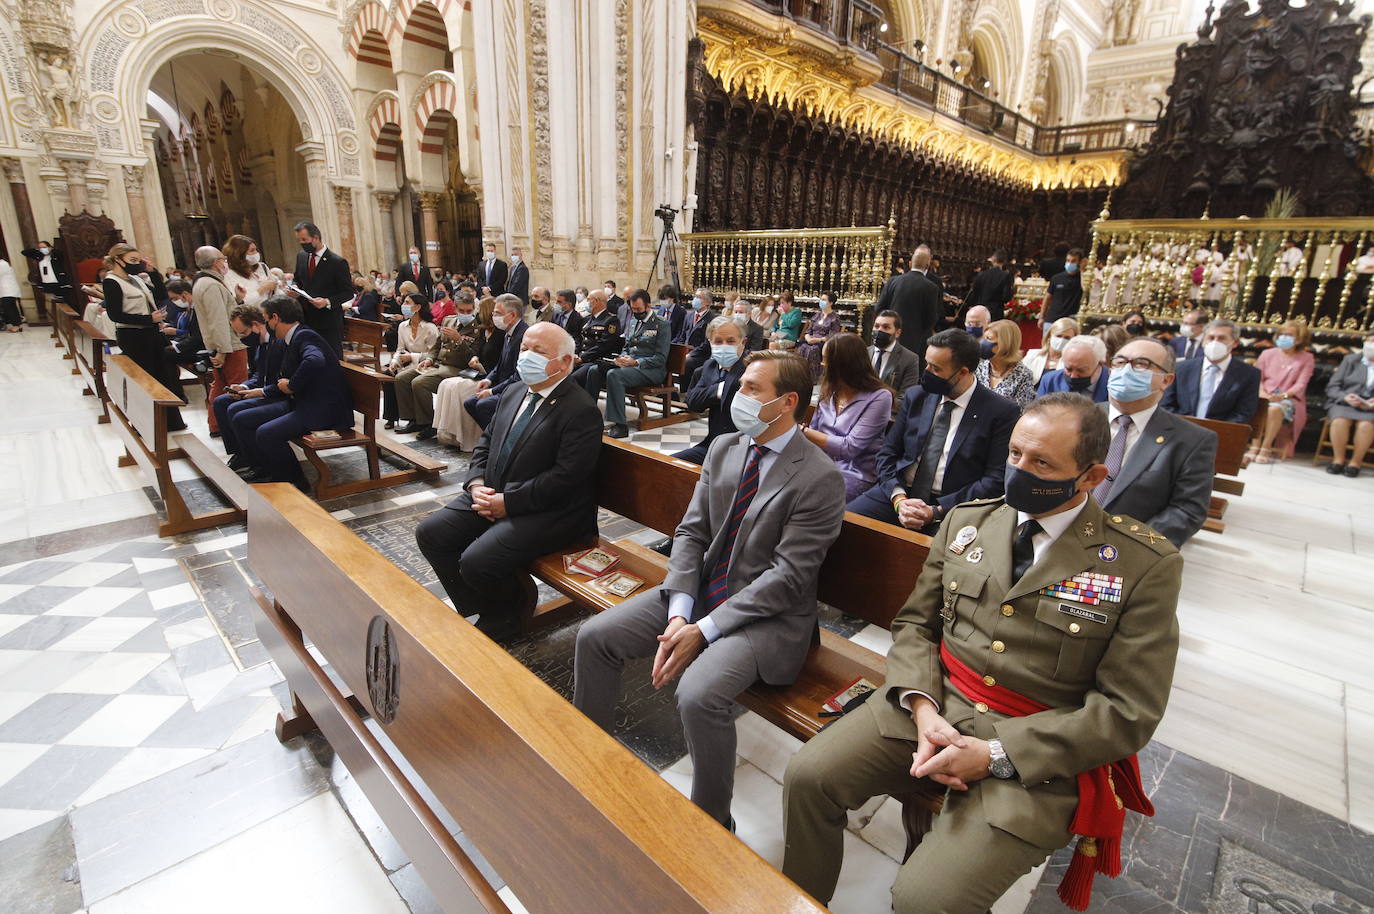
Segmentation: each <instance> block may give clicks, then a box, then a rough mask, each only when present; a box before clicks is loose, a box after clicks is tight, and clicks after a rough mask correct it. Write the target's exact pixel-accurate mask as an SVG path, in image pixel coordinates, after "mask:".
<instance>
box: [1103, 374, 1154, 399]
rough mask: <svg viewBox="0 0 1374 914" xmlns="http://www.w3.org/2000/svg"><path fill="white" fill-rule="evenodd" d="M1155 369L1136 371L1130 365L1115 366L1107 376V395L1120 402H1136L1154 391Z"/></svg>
mask: <svg viewBox="0 0 1374 914" xmlns="http://www.w3.org/2000/svg"><path fill="white" fill-rule="evenodd" d="M1154 386H1155V375H1154V372H1153V371H1136V370H1135V369H1134V368H1132V367H1131V366H1129V365H1122V366H1121V367H1120V368H1113V369H1112V373H1111V376H1110V377H1108V378H1107V396H1109V397H1111V398H1112V399H1113V400H1115V401H1117V402H1118V403H1134V402H1135V401H1136V400H1143V399H1145V398H1146V397H1148V396H1149V395H1150V394H1152V393H1154Z"/></svg>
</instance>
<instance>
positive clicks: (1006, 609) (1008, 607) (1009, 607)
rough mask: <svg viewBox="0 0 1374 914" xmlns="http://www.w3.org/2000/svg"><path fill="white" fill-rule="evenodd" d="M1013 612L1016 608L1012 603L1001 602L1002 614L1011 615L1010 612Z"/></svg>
mask: <svg viewBox="0 0 1374 914" xmlns="http://www.w3.org/2000/svg"><path fill="white" fill-rule="evenodd" d="M1014 612H1016V610H1015V608H1013V607H1012V605H1011V604H1010V603H1003V604H1002V615H1004V616H1010V615H1011V614H1012V613H1014Z"/></svg>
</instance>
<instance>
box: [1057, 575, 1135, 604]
mask: <svg viewBox="0 0 1374 914" xmlns="http://www.w3.org/2000/svg"><path fill="white" fill-rule="evenodd" d="M1125 583H1126V581H1125V578H1121V577H1118V576H1117V575H1114V574H1102V573H1100V572H1097V571H1083V572H1080V573H1079V574H1076V575H1074V576H1073V577H1071V578H1065V579H1064V580H1062V581H1060V582H1059V583H1058V584H1051V585H1050V586H1049V587H1045V588H1042V589H1041V591H1040V593H1042V594H1043V595H1045V596H1047V597H1067V598H1068V599H1070V600H1073V601H1075V602H1078V603H1087V604H1088V605H1089V606H1096V605H1097V604H1098V603H1120V602H1121V589H1122V588H1123V587H1124V586H1125Z"/></svg>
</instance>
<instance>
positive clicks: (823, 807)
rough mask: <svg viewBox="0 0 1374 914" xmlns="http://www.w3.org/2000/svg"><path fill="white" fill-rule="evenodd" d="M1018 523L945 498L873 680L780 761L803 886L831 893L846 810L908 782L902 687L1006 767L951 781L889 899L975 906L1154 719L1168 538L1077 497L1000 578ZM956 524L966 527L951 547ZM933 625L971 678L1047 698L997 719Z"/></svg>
mask: <svg viewBox="0 0 1374 914" xmlns="http://www.w3.org/2000/svg"><path fill="white" fill-rule="evenodd" d="M1016 526H1017V512H1016V510H1015V509H1013V508H1011V507H1009V506H1008V505H1006V504H1005V503H1004V502H1003V500H1002V499H1000V498H997V499H988V500H984V501H978V502H971V503H969V504H966V505H961V506H959V507H958V508H955V509H954V510H953V511H951V512H950V514H949V516H948V517H947V518H946V519H945V522H944V523H943V524H942V525H941V528H940V532H939V534H938V535H937V536H936V537H935V538H934V539H933V541H932V543H931V547H930V555H929V556H928V558H927V559H926V562H925V567H924V568H923V569H922V571H921V575H920V578H919V579H918V580H917V582H916V588H915V590H914V591H913V592H912V594H911V597H910V598H909V599H908V600H907V603H906V605H905V606H903V607H902V609H901V611H900V612H899V613H898V615H897V618H896V620H895V621H894V623H893V626H892V635H893V645H892V650H891V651H890V653H889V654H888V659H887V682H886V684H885V685H884V687H883V688H882V689H881V690H880V692H879V694H877V695H875V696H874V697H873V699H872V700H870V701H869V702H867V703H866V704H865V705H863V706H862V708H861V709H859V710H858V711H856V712H854V713H851V714H849V715H847V716H845V717H844V718H842V719H841V720H840V721H838V722H837V723H836V724H835V725H834V726H832V727H830V728H828V729H827V730H826V731H825V732H824V733H821V734H820V735H819V736H817V737H816V738H815V739H814V740H812V741H811V742H810V743H809V744H807V745H806V746H805V747H803V748H802V750H801V751H800V752H799V753H798V754H797V755H796V757H795V758H794V759H793V761H792V764H791V765H790V766H789V769H788V773H787V778H786V783H785V785H784V806H785V809H786V833H787V834H786V838H787V848H786V858H785V861H784V864H783V871H784V872H785V873H786V874H787V875H788V876H789V877H791V878H792V879H793V880H794V881H795V882H797V883H798V884H799V885H801V886H802V888H804V889H806V890H807V891H809V892H810V893H811V894H812V895H814V896H815V897H816V898H818V899H820V900H822V901H826V900H828V899H829V898H830V896H831V894H833V892H834V888H835V883H836V880H837V879H838V877H839V870H840V862H841V858H842V855H843V836H844V833H843V829H844V824H845V821H846V810H848V809H855V808H858V807H859V806H860V805H862V804H863V803H864V802H865V801H866V800H867V799H868V798H869V797H872V796H877V795H880V794H884V793H905V792H909V791H911V790H912V789H913V788H914V787H915V786H916V785H915V782H913V780H912V779H911V777H910V773H909V772H910V768H911V761H912V753H913V752H914V751H915V750H916V740H917V731H916V725H915V723H914V722H913V720H912V718H911V714H910V713H909V712H908V711H906V710H905V709H903V708H902V707H901V706H900V705H899V704H898V701H899V696H900V695H902V694H903V693H905V692H907V691H908V690H916V691H919V692H923V693H925V694H927V695H929V696H930V697H931V698H932V699H934V700H935V701H936V702H937V703H938V704H939V706H940V711H941V714H942V715H943V716H944V717H945V719H946V720H948V721H949V722H950V724H951V725H953V726H954V727H955V728H956V729H958V730H959V731H960V732H961V733H964V734H968V735H972V736H976V737H978V738H980V739H1001V741H1002V744H1003V748H1004V749H1005V750H1006V753H1007V757H1008V758H1009V759H1010V760H1011V762H1012V764H1013V765H1015V766H1016V771H1017V776H1016V777H1015V778H1012V779H1009V780H999V779H997V778H993V777H987V778H985V779H983V780H980V781H977V782H976V783H974V784H972V785H970V789H969V790H968V791H967V792H962V791H950V792H949V797H948V800H947V802H946V805H945V809H944V812H943V813H942V814H941V815H940V816H938V817H937V818H936V820H935V826H934V828H933V829H932V831H931V833H930V834H929V835H928V836H927V837H926V838H925V840H924V841H922V843H921V844H920V846H919V847H917V849H916V851H915V852H914V853H913V854H912V856H911V858H910V859H909V860H908V861H907V862H906V863H905V864H904V865H903V867H902V870H901V872H900V874H899V875H898V878H897V881H896V883H895V884H894V885H893V888H892V893H893V901H894V905H895V909H896V910H897V912H899V914H910V912H918V911H920V912H924V911H942V912H952V911H970V912H974V911H976V912H983V911H987V910H988V908H990V907H991V906H992V903H993V902H994V901H996V900H997V898H998V897H1000V896H1001V894H1002V893H1003V892H1004V891H1005V890H1006V889H1007V888H1008V887H1009V886H1010V885H1011V883H1012V882H1014V881H1015V880H1016V878H1017V877H1019V876H1020V875H1022V874H1024V873H1026V872H1028V871H1029V870H1031V869H1032V868H1033V867H1035V866H1036V865H1038V864H1039V863H1040V862H1041V861H1043V860H1044V859H1045V858H1046V857H1047V856H1049V854H1050V853H1052V852H1053V851H1054V850H1056V849H1057V848H1060V847H1063V846H1065V845H1066V844H1068V843H1069V841H1070V838H1071V835H1070V833H1069V823H1070V821H1071V820H1072V818H1073V813H1074V810H1075V808H1076V807H1077V805H1078V791H1077V785H1076V782H1075V777H1076V775H1077V774H1078V773H1079V772H1082V771H1086V770H1089V769H1092V768H1095V767H1097V766H1099V765H1103V764H1107V763H1110V762H1114V761H1117V760H1120V759H1123V758H1126V757H1127V756H1130V755H1132V754H1133V753H1135V752H1137V751H1139V750H1140V749H1141V748H1142V747H1143V746H1144V745H1145V744H1146V743H1147V742H1148V741H1149V739H1150V736H1151V734H1153V733H1154V730H1155V727H1156V725H1157V724H1158V723H1159V720H1160V717H1161V716H1162V715H1163V713H1164V707H1165V704H1166V702H1167V701H1168V697H1169V689H1170V685H1171V683H1172V680H1173V672H1174V659H1175V655H1176V654H1177V651H1178V624H1177V621H1176V619H1175V610H1176V607H1177V602H1178V591H1179V585H1180V579H1181V575H1182V568H1183V560H1182V557H1181V556H1179V554H1178V550H1177V549H1175V548H1174V546H1172V545H1171V544H1170V543H1169V541H1168V540H1167V539H1165V538H1164V537H1163V536H1161V535H1160V534H1158V533H1156V532H1155V531H1153V530H1151V529H1150V528H1149V527H1147V526H1146V525H1144V524H1143V523H1141V522H1139V521H1136V520H1134V519H1132V518H1129V517H1126V516H1123V515H1112V514H1106V513H1104V512H1103V511H1102V509H1101V508H1100V507H1098V505H1097V504H1096V503H1095V502H1094V501H1092V500H1091V498H1089V500H1088V501H1087V503H1086V504H1085V505H1084V506H1083V508H1082V510H1081V512H1080V513H1079V514H1078V516H1077V518H1076V519H1075V520H1074V521H1073V524H1072V525H1071V526H1070V527H1069V528H1068V529H1067V530H1065V531H1064V533H1063V534H1061V535H1060V536H1059V538H1058V539H1056V540H1055V541H1054V542H1053V543H1052V544H1051V545H1050V546H1049V547H1048V548H1047V549H1046V550H1045V551H1044V552H1043V553H1042V555H1041V556H1040V558H1039V560H1038V561H1037V562H1035V564H1033V565H1032V566H1031V567H1030V569H1029V570H1027V572H1026V574H1025V575H1024V576H1023V577H1022V579H1021V580H1020V581H1015V582H1013V581H1012V580H1011V569H1012V543H1013V540H1014V538H1015V535H1016ZM969 528H972V531H973V532H974V536H973V538H972V540H971V541H970V542H968V543H966V544H963V545H962V546H961V545H959V544H960V542H961V540H962V539H963V538H962V537H960V536H959V532H960V531H961V530H964V531H966V532H967V531H968V530H969ZM956 549H957V550H958V551H957V552H956V551H955V550H956ZM1075 578H1078V579H1079V582H1086V585H1087V588H1088V589H1085V588H1084V587H1083V584H1082V583H1079V584H1075V583H1073V581H1074V579H1075ZM1114 587H1115V588H1118V589H1119V593H1114V592H1113V588H1114ZM1094 593H1096V594H1097V595H1096V596H1095V595H1094ZM942 639H944V640H945V641H946V642H947V646H948V648H949V650H950V652H951V653H952V654H954V656H955V657H957V658H958V659H959V660H961V661H962V662H963V663H965V664H967V665H968V666H969V667H971V668H972V669H973V671H974V672H975V673H977V674H979V675H982V676H984V682H985V683H986V684H988V685H993V684H995V685H1000V686H1004V687H1006V688H1008V689H1011V690H1013V691H1015V692H1017V693H1019V694H1021V695H1023V696H1026V697H1027V698H1031V699H1034V700H1036V701H1038V702H1040V703H1041V704H1044V705H1048V706H1049V707H1050V708H1051V709H1052V710H1049V711H1044V712H1041V713H1039V714H1033V715H1030V716H1027V717H1020V718H1012V717H1007V716H1005V715H1002V714H999V713H997V712H996V711H991V710H989V709H988V708H987V706H986V705H983V704H981V703H979V704H977V705H975V704H974V703H972V702H970V701H969V700H968V699H966V698H964V696H963V695H961V694H960V693H959V692H958V691H956V690H955V689H954V687H953V686H952V685H951V684H950V683H949V680H948V679H947V677H946V676H945V674H944V671H943V669H942V666H941V663H940V643H941V640H942Z"/></svg>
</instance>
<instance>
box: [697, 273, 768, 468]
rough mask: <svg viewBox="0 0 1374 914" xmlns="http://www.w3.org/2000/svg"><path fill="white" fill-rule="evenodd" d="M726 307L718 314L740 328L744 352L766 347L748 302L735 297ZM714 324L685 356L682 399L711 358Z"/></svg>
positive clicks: (760, 329) (708, 326) (765, 340)
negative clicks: (753, 319)
mask: <svg viewBox="0 0 1374 914" xmlns="http://www.w3.org/2000/svg"><path fill="white" fill-rule="evenodd" d="M728 307H729V308H730V309H732V310H730V312H729V313H727V312H726V311H722V312H721V314H720V316H721V317H728V318H731V319H732V320H733V321H734V322H735V326H737V327H739V328H740V333H741V334H743V339H744V354H745V355H748V354H749V353H751V352H758V351H759V350H760V349H767V348H768V340H767V338H766V337H765V335H764V332H763V328H762V327H760V326H759V325H758V324H756V323H754V322H753V321H752V320H750V319H749V302H748V301H747V300H745V299H743V298H737V299H735V303H734V304H733V305H730V306H728ZM714 324H715V319H714V318H713V319H712V320H711V322H710V323H708V324H707V325H706V334H705V338H704V339H702V341H701V342H700V343H698V344H697V346H696V348H695V349H693V350H692V351H691V352H689V353H687V358H686V360H685V361H684V363H683V366H682V377H681V378H679V379H678V380H679V382H680V386H681V388H682V396H683V398H684V399H685V398H686V397H687V394H688V393H689V392H690V391H691V389H692V385H693V384H695V383H696V377H697V372H698V371H700V370H701V366H703V365H705V364H706V363H707V361H709V360H710V358H711V339H710V337H711V327H712V326H713V325H714ZM693 412H698V410H693ZM732 428H733V426H732ZM702 453H703V454H705V451H702ZM693 462H694V463H700V462H701V461H700V460H696V461H693Z"/></svg>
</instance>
